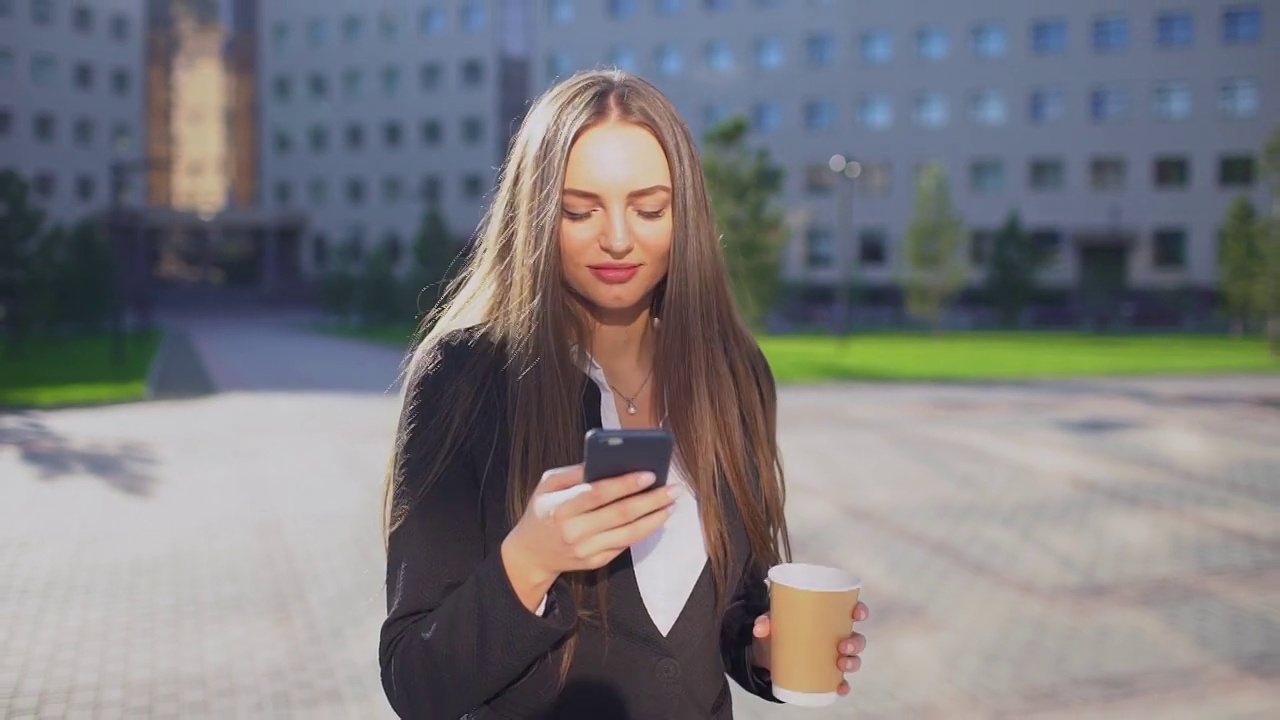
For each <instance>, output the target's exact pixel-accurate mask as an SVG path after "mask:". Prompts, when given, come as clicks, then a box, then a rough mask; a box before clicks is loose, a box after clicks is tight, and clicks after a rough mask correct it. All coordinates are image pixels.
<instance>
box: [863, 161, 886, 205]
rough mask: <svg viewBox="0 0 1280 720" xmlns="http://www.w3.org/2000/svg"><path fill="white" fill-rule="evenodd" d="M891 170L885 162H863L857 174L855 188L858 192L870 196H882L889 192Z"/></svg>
mask: <svg viewBox="0 0 1280 720" xmlns="http://www.w3.org/2000/svg"><path fill="white" fill-rule="evenodd" d="M892 177H893V172H892V168H891V167H890V165H889V163H887V162H864V163H862V172H861V173H859V174H858V179H857V185H856V187H857V189H858V192H859V194H862V195H867V196H871V197H883V196H885V195H888V194H889V189H890V184H891V181H892Z"/></svg>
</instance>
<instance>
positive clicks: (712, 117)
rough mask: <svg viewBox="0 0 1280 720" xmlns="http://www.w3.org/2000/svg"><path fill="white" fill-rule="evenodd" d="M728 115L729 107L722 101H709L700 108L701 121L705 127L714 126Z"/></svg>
mask: <svg viewBox="0 0 1280 720" xmlns="http://www.w3.org/2000/svg"><path fill="white" fill-rule="evenodd" d="M727 117H729V108H728V106H726V105H724V104H723V103H711V104H710V105H708V106H706V107H704V108H703V109H702V123H703V125H705V126H706V127H715V126H716V125H719V124H720V123H721V122H723V121H724V119H725V118H727Z"/></svg>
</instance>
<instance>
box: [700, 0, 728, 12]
mask: <svg viewBox="0 0 1280 720" xmlns="http://www.w3.org/2000/svg"><path fill="white" fill-rule="evenodd" d="M702 4H703V5H704V6H705V7H706V8H707V10H708V11H710V12H724V11H725V10H728V9H730V8H732V7H733V0H703V3H702Z"/></svg>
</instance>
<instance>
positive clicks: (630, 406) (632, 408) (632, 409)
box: [609, 368, 653, 415]
mask: <svg viewBox="0 0 1280 720" xmlns="http://www.w3.org/2000/svg"><path fill="white" fill-rule="evenodd" d="M651 377H653V368H649V374H648V375H645V376H644V382H642V383H640V388H639V389H638V390H636V394H635V395H632V396H631V397H627V394H626V393H624V392H622V391H621V390H619V389H618V388H617V387H616V386H615V385H614V384H613V383H609V387H611V388H613V391H614V392H616V393H618V394H619V395H621V396H622V399H623V400H626V401H627V414H628V415H635V414H636V398H638V397H640V393H642V392H644V388H645V386H646V385H648V384H649V378H651Z"/></svg>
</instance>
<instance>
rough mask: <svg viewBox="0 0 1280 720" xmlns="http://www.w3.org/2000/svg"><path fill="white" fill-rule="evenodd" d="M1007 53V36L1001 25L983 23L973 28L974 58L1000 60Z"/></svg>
mask: <svg viewBox="0 0 1280 720" xmlns="http://www.w3.org/2000/svg"><path fill="white" fill-rule="evenodd" d="M1008 51H1009V34H1008V32H1006V31H1005V29H1004V26H1003V25H998V24H996V23H984V24H982V25H978V26H976V27H974V28H973V54H974V55H975V56H976V57H980V58H987V59H994V58H1001V57H1004V55H1005V53H1007V52H1008Z"/></svg>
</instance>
